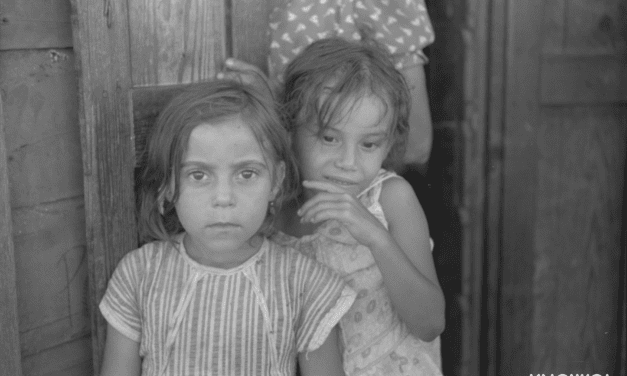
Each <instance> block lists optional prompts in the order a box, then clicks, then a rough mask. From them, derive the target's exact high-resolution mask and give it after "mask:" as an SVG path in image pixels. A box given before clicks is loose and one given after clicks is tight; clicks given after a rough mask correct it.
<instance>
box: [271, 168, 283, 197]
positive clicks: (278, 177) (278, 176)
mask: <svg viewBox="0 0 627 376" xmlns="http://www.w3.org/2000/svg"><path fill="white" fill-rule="evenodd" d="M274 174H275V175H274V186H273V187H272V190H271V191H270V199H269V201H272V200H274V199H275V198H276V196H277V195H278V194H279V192H280V191H281V186H283V180H284V179H285V162H283V161H281V162H279V163H277V165H276V168H275V171H274Z"/></svg>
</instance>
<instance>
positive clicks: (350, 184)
mask: <svg viewBox="0 0 627 376" xmlns="http://www.w3.org/2000/svg"><path fill="white" fill-rule="evenodd" d="M326 179H327V180H328V181H329V182H331V183H333V184H336V185H339V186H342V187H353V186H355V185H357V183H355V182H352V181H346V180H339V179H336V178H332V177H328V176H327V177H326Z"/></svg>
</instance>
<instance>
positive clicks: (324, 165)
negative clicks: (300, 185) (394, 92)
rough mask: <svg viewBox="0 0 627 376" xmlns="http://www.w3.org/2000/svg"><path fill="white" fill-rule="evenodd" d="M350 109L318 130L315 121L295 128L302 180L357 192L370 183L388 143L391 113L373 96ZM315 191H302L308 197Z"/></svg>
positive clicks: (389, 143)
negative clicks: (320, 182) (327, 183)
mask: <svg viewBox="0 0 627 376" xmlns="http://www.w3.org/2000/svg"><path fill="white" fill-rule="evenodd" d="M351 104H353V103H348V106H347V107H348V108H349V110H350V112H348V111H343V112H342V114H341V116H339V120H338V121H336V122H335V123H332V124H330V125H329V126H328V127H326V128H325V129H324V130H322V132H320V130H319V128H318V126H317V125H316V124H304V125H301V126H299V127H297V128H296V131H295V135H294V136H295V137H294V142H295V148H296V154H297V157H298V161H299V167H300V172H301V175H302V178H303V180H317V181H327V182H330V183H333V184H335V185H336V186H338V187H340V188H342V189H343V190H344V191H346V192H348V193H350V194H353V195H357V194H359V193H360V192H361V191H363V190H364V189H366V188H367V187H368V185H369V184H370V183H371V182H372V180H373V179H374V178H375V176H376V175H377V173H378V171H379V169H380V168H381V165H382V164H383V161H384V160H385V158H386V156H387V154H388V151H389V149H390V145H391V144H392V142H391V140H390V134H391V132H390V127H391V116H390V114H389V111H388V112H387V113H386V109H385V105H384V104H383V102H382V101H381V100H380V99H379V98H377V97H376V96H374V95H369V96H365V97H363V98H359V99H357V102H355V103H354V104H353V106H352V108H351V106H350V105H351ZM313 194H315V192H306V196H307V197H311V196H312V195H313Z"/></svg>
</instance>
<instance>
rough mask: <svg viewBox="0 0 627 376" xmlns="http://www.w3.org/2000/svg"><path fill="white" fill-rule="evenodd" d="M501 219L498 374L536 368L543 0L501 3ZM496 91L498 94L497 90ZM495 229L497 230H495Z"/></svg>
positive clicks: (527, 370)
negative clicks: (535, 286)
mask: <svg viewBox="0 0 627 376" xmlns="http://www.w3.org/2000/svg"><path fill="white" fill-rule="evenodd" d="M504 4H505V9H507V18H506V21H505V22H506V24H507V36H506V46H507V48H506V50H505V51H504V52H505V59H506V65H505V77H507V81H506V83H505V85H506V86H505V91H504V98H505V103H504V109H505V111H504V114H505V116H504V124H505V129H504V137H503V144H504V158H503V160H504V164H503V201H502V210H503V217H502V218H503V219H502V227H501V242H502V252H501V259H502V269H501V274H500V278H501V294H500V297H501V302H500V312H501V318H502V320H501V323H500V332H501V337H500V348H501V349H503V353H502V359H501V360H500V362H499V363H500V364H499V370H498V371H497V373H498V374H499V375H515V374H518V373H520V372H523V373H529V372H534V370H532V369H530V366H531V364H533V351H532V350H533V349H532V343H531V336H530V334H529V333H531V331H532V327H533V312H534V300H533V272H534V248H533V246H534V242H533V240H534V236H535V234H534V223H535V220H536V218H535V215H536V212H535V207H536V199H537V197H536V196H537V179H538V178H537V155H538V151H537V145H536V144H535V142H536V138H535V134H536V132H537V129H538V122H539V105H538V98H537V93H538V91H539V89H540V88H539V86H538V85H539V77H540V64H539V63H540V52H541V46H542V43H541V41H542V39H541V38H542V32H541V31H542V20H543V12H544V6H545V2H544V1H541V0H531V1H525V2H520V1H514V0H508V1H506V2H505V3H504ZM495 95H496V94H495ZM493 231H498V229H493Z"/></svg>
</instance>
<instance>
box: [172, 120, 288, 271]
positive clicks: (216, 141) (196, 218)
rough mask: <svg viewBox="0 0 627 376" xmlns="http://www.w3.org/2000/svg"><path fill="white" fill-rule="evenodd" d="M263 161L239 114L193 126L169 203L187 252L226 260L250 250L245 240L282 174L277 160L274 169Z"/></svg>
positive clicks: (263, 215)
mask: <svg viewBox="0 0 627 376" xmlns="http://www.w3.org/2000/svg"><path fill="white" fill-rule="evenodd" d="M269 162H270V161H269V158H265V156H264V153H263V151H262V149H261V147H260V145H259V143H258V142H257V140H256V138H255V136H254V134H253V132H252V131H251V129H250V128H249V127H248V126H247V125H246V124H244V123H243V122H242V121H241V119H240V118H239V117H233V118H230V119H226V120H222V121H220V122H219V123H216V124H201V125H198V126H197V127H196V128H194V130H193V131H192V132H191V134H190V137H189V142H188V148H187V152H186V153H185V155H184V156H183V159H182V165H181V169H180V176H179V197H178V200H177V202H176V204H175V207H176V212H177V214H178V218H179V220H180V222H181V224H182V225H183V228H184V229H185V231H186V233H187V236H188V239H187V241H188V243H190V244H191V247H188V252H189V253H190V255H191V256H192V257H194V256H196V257H203V256H207V255H210V256H211V258H212V259H213V260H219V261H220V262H223V263H227V264H228V263H229V262H233V261H238V260H240V261H243V260H245V259H247V257H248V256H251V255H252V254H253V253H254V252H256V250H257V249H256V247H253V246H252V245H251V244H250V243H251V242H249V240H250V239H251V238H252V237H253V236H255V234H257V232H258V230H259V228H260V226H261V225H262V223H263V221H264V219H265V218H266V213H267V210H268V203H269V201H271V200H273V199H274V197H275V195H276V193H277V191H278V187H280V185H281V182H282V180H283V175H284V170H283V169H284V165H283V162H281V164H279V165H278V166H277V167H276V168H275V169H274V170H275V171H273V166H272V165H269V164H268V163H269ZM273 173H274V174H275V175H276V176H275V178H274V179H273ZM194 251H195V252H197V253H198V252H200V253H201V254H200V255H198V254H196V255H194V254H193V253H194ZM203 252H204V254H202V253H203Z"/></svg>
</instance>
